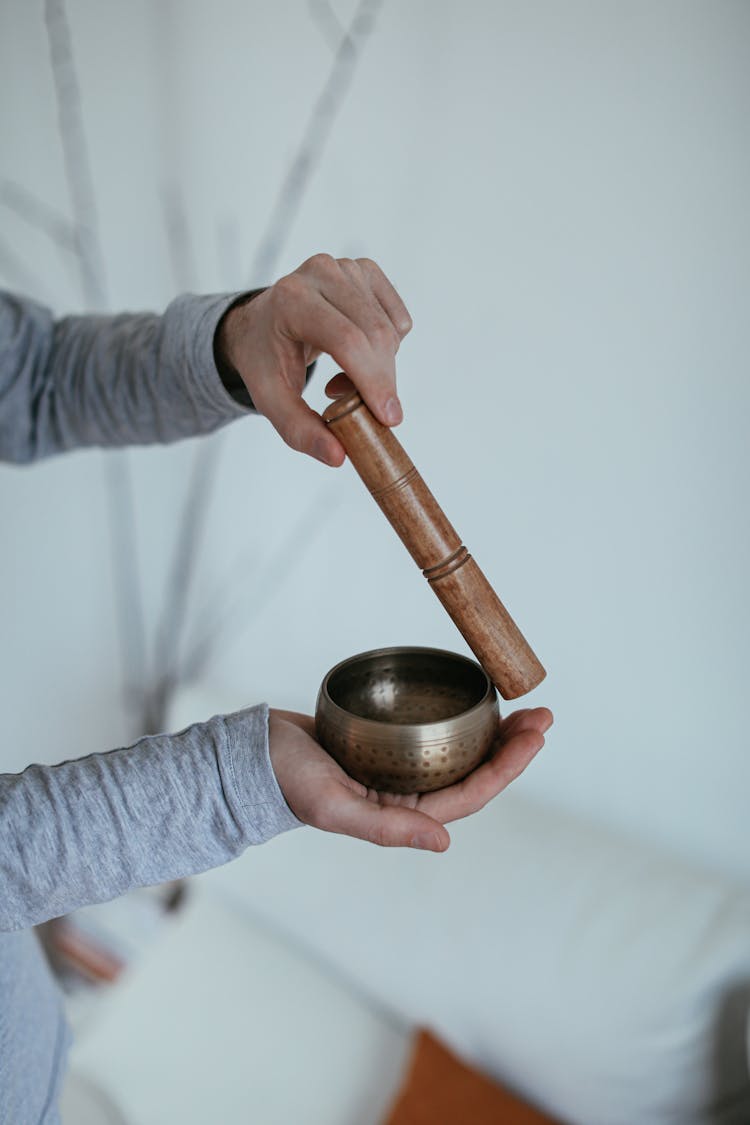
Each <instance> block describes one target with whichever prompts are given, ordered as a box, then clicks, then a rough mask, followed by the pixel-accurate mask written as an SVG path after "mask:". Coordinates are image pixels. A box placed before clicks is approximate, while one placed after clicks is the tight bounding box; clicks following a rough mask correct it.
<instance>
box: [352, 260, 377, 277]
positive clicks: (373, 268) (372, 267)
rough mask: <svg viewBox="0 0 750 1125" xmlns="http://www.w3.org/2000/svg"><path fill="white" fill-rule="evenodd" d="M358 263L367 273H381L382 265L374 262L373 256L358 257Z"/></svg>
mask: <svg viewBox="0 0 750 1125" xmlns="http://www.w3.org/2000/svg"><path fill="white" fill-rule="evenodd" d="M357 265H358V266H359V267H360V269H362V270H364V272H365V273H366V274H370V275H372V274H374V273H380V266H379V265H378V264H377V263H376V262H373V260H372V258H357Z"/></svg>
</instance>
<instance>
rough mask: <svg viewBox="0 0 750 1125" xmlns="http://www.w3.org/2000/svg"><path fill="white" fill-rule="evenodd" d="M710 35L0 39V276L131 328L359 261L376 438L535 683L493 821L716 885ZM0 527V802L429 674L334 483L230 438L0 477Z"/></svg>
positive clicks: (719, 838)
mask: <svg viewBox="0 0 750 1125" xmlns="http://www.w3.org/2000/svg"><path fill="white" fill-rule="evenodd" d="M749 34H750V7H748V5H747V4H746V3H741V2H739V0H737V2H729V0H722V2H718V3H702V2H687V3H685V2H679V3H678V2H676V0H674V2H672V0H663V2H661V3H659V4H653V3H650V2H645V0H644V2H634V3H628V4H625V3H612V2H606V3H594V2H591V0H574V2H569V3H567V4H565V5H562V4H556V3H552V2H534V3H526V4H518V3H511V2H507V3H506V2H502V3H497V2H494V0H493V2H489V0H465V2H464V3H462V4H461V5H456V4H452V3H448V2H443V0H432V2H428V0H422V2H420V0H409V2H408V3H398V4H397V3H394V2H392V0H382V2H379V0H369V2H362V3H355V2H353V0H330V2H327V0H310V2H309V3H308V2H306V0H284V2H281V3H273V4H272V3H257V2H256V3H247V2H238V0H237V2H235V0H214V2H213V3H212V4H210V5H209V4H203V3H199V2H197V0H195V2H192V0H181V2H179V3H178V2H177V0H172V2H170V0H142V2H137V0H133V2H131V3H128V4H114V3H105V4H101V3H91V2H85V0H67V4H66V5H65V6H63V5H62V4H60V3H50V4H48V5H47V6H46V8H45V6H44V5H43V4H41V3H37V2H34V3H28V2H27V0H4V2H3V4H2V5H1V6H0V150H1V151H2V168H1V169H0V283H2V285H3V286H4V287H6V288H8V289H12V290H19V291H22V292H24V293H27V294H30V295H32V296H33V297H35V298H37V299H39V300H40V301H42V302H44V303H47V304H49V305H51V306H52V308H53V309H54V310H55V312H56V313H57V314H65V313H69V312H78V311H82V310H84V309H88V308H91V307H92V306H96V307H97V308H99V309H112V310H118V311H120V310H141V309H154V310H160V309H163V308H164V306H165V305H166V304H167V303H168V302H169V300H170V299H171V298H172V297H173V296H174V295H175V294H176V293H178V292H180V291H184V290H188V289H189V290H192V291H195V292H224V291H226V292H230V291H235V290H238V291H239V290H243V289H246V288H249V287H253V286H258V285H262V284H268V283H270V282H271V281H273V280H274V279H275V278H276V277H279V276H281V275H282V274H283V273H285V272H287V271H289V270H290V269H293V268H294V267H295V266H297V265H298V264H299V263H300V262H302V261H303V260H304V259H305V258H307V257H308V256H309V255H311V254H313V253H315V252H317V251H321V250H323V251H326V252H329V253H331V254H333V255H335V256H354V257H356V256H362V255H367V256H369V257H372V258H374V259H375V260H376V261H377V262H378V263H379V264H380V265H381V266H382V267H383V269H384V270H385V271H386V273H387V274H388V275H389V276H390V277H391V278H392V280H393V281H394V283H395V284H396V286H397V288H398V289H399V291H400V292H401V294H402V296H403V297H404V299H405V301H406V303H407V305H408V307H409V309H410V311H411V313H412V315H413V318H414V330H413V332H412V334H411V336H410V337H409V338H408V339H407V340H406V342H405V343H404V345H403V347H402V349H401V352H400V356H399V380H400V382H399V386H400V393H401V396H402V399H403V402H404V406H405V414H406V417H405V421H404V423H403V425H402V427H401V430H400V437H401V439H402V441H403V443H404V444H405V446H406V448H407V450H408V451H409V453H410V455H411V456H412V458H413V460H414V461H415V463H416V464H417V466H418V467H419V468H420V470H421V472H422V474H423V476H424V477H425V479H426V480H427V482H428V483H429V484H430V486H431V488H432V490H433V491H434V492H435V494H436V496H437V497H438V499H439V500H440V502H441V504H442V505H443V507H444V508H445V510H446V512H447V514H448V515H449V517H450V518H451V519H452V521H453V522H454V523H455V525H456V527H457V529H458V531H459V533H460V535H461V536H462V537H463V539H464V541H465V542H466V544H467V545H468V546H469V549H470V550H471V551H472V553H473V554H474V555H475V556H476V558H477V559H478V560H479V562H480V565H481V566H482V567H483V569H484V570H485V572H486V573H487V575H488V577H489V578H490V580H491V581H492V582H493V584H494V585H495V587H496V589H497V590H498V592H499V594H500V596H501V597H502V598H503V600H504V601H505V602H506V604H507V605H508V607H509V609H510V611H511V613H512V614H513V615H514V617H515V618H516V620H517V621H518V622H519V624H520V626H521V628H522V629H523V631H524V633H525V634H526V635H527V637H528V638H529V640H530V642H531V643H532V645H533V647H534V648H535V649H536V651H537V652H538V654H539V655H540V658H541V659H542V660H543V662H544V663H545V665H546V667H547V669H548V678H547V680H546V682H545V683H544V684H543V685H542V686H541V687H540V688H538V689H537V691H536V692H535V693H534V694H533V696H531V697H529V703H531V704H537V703H538V704H545V705H548V706H550V707H551V708H552V709H553V710H554V712H555V715H556V726H555V728H554V731H553V732H552V733H551V735H550V737H549V739H548V745H547V748H546V749H545V751H544V752H543V754H542V755H541V756H540V757H539V759H538V760H537V761H536V762H535V763H534V765H533V767H532V768H531V769H530V770H529V771H528V772H527V774H526V775H525V776H524V777H523V778H522V779H521V780H520V781H519V782H518V788H519V791H520V792H522V793H525V794H527V795H529V796H530V797H533V798H535V799H538V800H541V801H542V802H543V803H545V804H547V805H548V806H554V807H556V808H558V809H562V810H567V811H570V812H573V813H576V814H583V815H584V816H586V817H588V818H590V819H592V820H595V821H598V822H606V823H607V824H609V825H613V826H616V827H618V828H621V829H623V830H625V831H626V832H627V833H630V834H631V835H632V836H633V837H638V838H639V839H641V840H644V841H648V842H651V843H656V844H660V845H663V846H665V847H666V849H668V850H669V851H670V852H673V853H675V854H679V855H681V856H683V857H686V858H689V859H690V860H691V861H693V862H695V863H696V864H698V865H700V866H701V867H705V868H706V869H711V870H714V871H717V872H720V873H723V874H724V875H728V876H731V877H733V878H734V879H737V880H739V881H744V882H747V881H749V880H750V848H749V847H748V843H749V842H750V832H749V828H748V825H749V818H748V792H749V791H750V756H749V755H748V740H747V734H746V723H745V717H746V710H747V671H748V647H749V641H748V636H749V635H750V609H749V600H748V596H747V584H748V574H750V531H749V529H748V511H749V509H750V505H749V503H748V487H749V485H750V473H748V464H749V460H750V458H749V456H748V420H749V418H750V379H749V378H748V375H749V369H748V356H749V355H750V307H749V301H748V294H749V293H750V209H748V206H747V201H748V199H750V146H748V143H747V123H748V114H749V112H750V66H749V65H748V62H749V53H748V37H749ZM71 51H72V54H71V53H70V52H71ZM66 52H67V53H66ZM71 59H72V60H73V61H74V65H75V79H76V83H77V86H76V85H75V84H71V82H70V81H69V77H70V75H69V71H70V62H71ZM56 68H57V69H56ZM79 126H81V127H82V131H81V128H79ZM66 130H67V136H66ZM87 208H88V211H86V209H87ZM84 212H85V214H84ZM82 221H84V222H85V228H86V229H84V230H83V231H82V228H81V225H80V224H81V222H82ZM76 224H78V226H77V225H76ZM92 247H93V250H92ZM82 248H83V251H82ZM82 252H83V257H84V258H85V257H86V254H88V261H89V263H90V262H92V261H93V262H94V264H95V267H96V268H95V269H94V277H93V280H92V279H91V277H89V279H88V281H87V280H86V277H85V276H84V275H83V274H82V268H81V266H82ZM97 254H98V255H99V258H100V262H101V264H100V265H97ZM84 272H85V271H84ZM332 370H333V368H332V367H331V365H330V363H328V362H327V361H325V360H322V361H321V362H320V364H319V367H318V371H317V372H316V374H315V377H314V379H313V382H312V385H311V387H310V389H309V392H308V397H309V401H310V402H311V404H312V405H313V406H315V407H316V408H322V406H323V403H324V396H323V391H322V388H323V385H324V383H325V381H326V378H327V376H328V374H329V373H331V372H332ZM0 503H1V504H2V511H3V529H4V534H3V550H2V553H1V554H0V619H1V620H2V632H3V646H2V647H3V653H4V656H3V665H2V667H3V675H2V678H1V679H0V693H1V696H0V699H1V707H2V715H3V738H2V748H1V749H0V768H2V769H3V770H6V771H15V770H20V769H22V768H23V767H24V766H25V765H26V764H28V763H29V762H32V761H42V762H55V761H59V760H61V759H64V758H68V757H75V756H80V755H83V754H87V753H90V752H92V751H95V750H100V749H105V748H109V747H113V746H117V745H122V744H124V743H126V742H128V741H131V740H132V739H133V738H134V737H136V736H137V735H138V734H139V733H141V731H142V729H143V728H144V723H147V721H148V716H149V715H150V716H152V717H153V715H154V714H156V715H157V716H159V717H163V716H166V717H167V718H169V716H170V715H171V714H172V713H173V709H174V707H175V706H176V703H175V700H176V699H177V697H178V696H179V695H180V693H182V697H183V698H184V697H185V693H186V692H188V693H189V692H190V691H194V692H196V693H197V695H196V696H195V698H200V699H201V700H203V699H205V700H206V701H207V704H206V705H207V706H211V707H212V709H214V710H215V709H217V708H219V707H224V706H227V707H229V706H241V705H243V704H249V703H253V702H257V701H260V700H263V699H265V700H268V701H269V702H270V703H271V704H272V705H276V706H280V707H287V708H295V709H298V710H302V711H307V712H311V711H312V710H313V709H314V704H315V696H316V692H317V688H318V686H319V683H320V680H321V678H322V676H323V674H324V673H325V672H326V670H327V669H328V668H329V667H330V666H331V665H332V664H334V663H335V662H337V661H338V660H340V659H342V658H343V657H345V656H348V655H350V654H352V653H355V652H358V651H361V650H364V649H368V648H374V647H377V646H381V645H391V644H407V643H411V644H424V645H436V646H440V647H445V648H450V649H455V650H457V651H465V648H464V645H463V642H462V639H461V638H460V636H459V635H458V633H457V632H456V631H455V630H454V627H453V626H452V624H451V622H450V621H449V620H448V618H447V616H446V615H445V614H444V613H443V611H442V610H441V609H440V606H439V604H438V603H437V601H436V600H435V599H434V598H433V597H432V596H431V594H430V592H429V591H428V590H427V589H426V587H425V584H424V582H423V580H422V578H421V576H420V574H419V572H418V570H417V568H416V567H415V566H414V565H413V563H412V562H411V560H410V559H409V558H408V556H407V555H406V553H405V551H404V550H403V548H402V546H401V544H400V543H399V542H398V541H397V540H396V538H395V536H394V535H393V533H392V532H391V531H390V529H389V528H388V526H387V524H386V523H385V521H384V519H383V517H382V516H381V514H380V513H379V511H378V510H377V508H376V507H375V505H374V504H373V503H372V502H371V501H370V500H369V499H368V497H367V495H366V493H365V491H364V489H363V487H362V485H361V483H360V482H359V480H358V479H357V478H356V477H355V475H354V473H353V472H352V471H351V470H350V469H349V468H348V467H345V468H343V469H342V470H340V471H333V470H330V469H326V468H325V467H323V466H321V465H318V464H316V463H313V462H312V461H311V460H309V459H305V458H303V457H301V456H299V455H296V454H293V453H291V451H289V450H288V449H287V448H286V447H285V446H284V445H283V444H282V442H281V441H280V439H279V438H278V436H277V435H276V434H275V432H274V431H273V430H272V429H271V427H270V426H269V425H268V424H267V423H266V422H265V420H263V419H256V418H251V419H248V420H244V421H242V422H240V423H238V424H236V425H234V426H232V427H231V428H230V430H228V431H227V432H225V433H222V434H220V435H217V436H215V437H212V438H210V439H208V440H207V441H203V442H184V443H181V444H180V445H177V446H174V447H169V448H161V449H140V450H134V451H131V452H128V453H118V452H115V453H112V452H109V453H103V452H100V451H82V452H79V453H75V454H73V455H69V456H67V457H65V458H63V459H59V460H51V461H49V462H46V463H43V464H38V465H36V466H34V467H32V468H17V467H13V466H4V467H2V469H1V470H0ZM186 570H187V571H188V572H189V573H188V574H187V577H186V574H185V571H186ZM176 590H177V591H178V596H177V597H176V596H175V591H176ZM342 607H344V608H342ZM191 685H192V686H191ZM157 689H158V690H157ZM155 691H156V693H157V695H158V699H156V700H155V699H154V692H155ZM213 700H216V703H215V704H213V703H212V702H211V701H213ZM170 708H171V709H172V710H170ZM191 717H193V718H200V717H202V716H201V715H199V714H195V715H192V716H191ZM205 717H207V716H205ZM484 815H486V816H497V817H502V803H501V802H500V803H498V804H497V806H496V807H494V808H493V809H492V810H491V811H488V812H487V813H486V814H484ZM243 862H244V860H243V861H240V864H239V865H237V866H241V864H242V863H243ZM228 877H230V878H231V876H230V875H228ZM238 878H240V876H239V875H238Z"/></svg>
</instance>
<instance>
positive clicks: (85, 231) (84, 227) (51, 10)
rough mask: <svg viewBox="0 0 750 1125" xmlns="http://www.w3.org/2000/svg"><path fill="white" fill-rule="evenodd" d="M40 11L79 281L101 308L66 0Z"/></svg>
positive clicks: (94, 215) (95, 228)
mask: <svg viewBox="0 0 750 1125" xmlns="http://www.w3.org/2000/svg"><path fill="white" fill-rule="evenodd" d="M44 16H45V23H46V26H47V41H48V43H49V53H50V63H51V66H52V78H53V81H54V85H55V97H56V99H57V118H58V127H59V131H60V140H61V142H62V150H63V161H64V163H65V175H66V178H67V181H68V191H69V192H70V202H71V205H72V207H73V217H74V220H75V226H76V229H77V231H78V245H79V248H80V253H79V261H80V266H81V287H82V289H83V295H84V299H85V301H86V304H87V305H88V306H89V308H96V309H104V308H106V306H107V282H106V271H105V268H104V257H103V255H102V250H101V238H100V234H99V220H98V212H97V206H96V194H95V192H94V180H93V176H92V174H91V161H90V158H89V151H88V144H87V142H86V130H85V127H84V124H83V107H82V104H81V91H80V86H79V83H78V74H77V71H76V66H75V59H74V56H73V43H72V40H71V36H70V26H69V24H68V17H67V13H66V10H65V0H45V5H44Z"/></svg>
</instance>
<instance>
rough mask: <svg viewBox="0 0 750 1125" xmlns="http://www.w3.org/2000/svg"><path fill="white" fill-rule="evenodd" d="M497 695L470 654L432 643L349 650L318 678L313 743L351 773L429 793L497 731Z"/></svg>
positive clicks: (392, 789)
mask: <svg viewBox="0 0 750 1125" xmlns="http://www.w3.org/2000/svg"><path fill="white" fill-rule="evenodd" d="M498 718H499V711H498V705H497V694H496V692H495V688H494V687H493V685H492V683H491V682H490V679H489V677H488V676H487V674H486V672H485V671H484V670H483V669H482V668H481V667H480V666H479V664H476V663H475V662H474V661H473V660H469V659H468V658H467V657H465V656H459V655H457V654H456V653H453V652H444V651H443V650H442V649H436V648H380V649H375V650H373V651H372V652H363V653H360V654H359V655H358V656H351V657H349V659H348V660H343V661H342V662H341V663H340V664H337V665H336V667H335V668H332V669H331V671H330V672H329V673H328V675H327V676H326V677H325V679H324V680H323V683H322V685H321V688H320V692H319V693H318V701H317V705H316V708H315V724H316V731H317V737H318V741H319V742H320V743H321V745H322V746H324V747H325V749H326V750H327V751H328V753H329V754H330V755H331V757H333V758H335V759H336V761H337V762H338V763H339V765H340V766H341V767H342V768H343V769H344V770H346V772H347V773H348V774H349V776H350V777H353V778H354V779H355V780H356V781H359V782H361V783H362V785H366V786H367V787H368V788H371V789H378V790H380V791H381V792H386V793H429V792H432V791H433V790H435V789H443V788H444V787H445V786H447V785H453V784H454V783H455V782H457V781H460V780H461V779H462V778H464V777H466V775H467V774H468V773H470V772H471V771H472V770H473V769H475V768H476V767H477V766H478V765H479V763H480V762H481V761H482V759H483V758H484V757H485V756H486V754H487V752H488V751H489V749H490V747H491V746H492V743H493V742H494V740H495V738H496V737H497V726H498Z"/></svg>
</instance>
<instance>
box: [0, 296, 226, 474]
mask: <svg viewBox="0 0 750 1125" xmlns="http://www.w3.org/2000/svg"><path fill="white" fill-rule="evenodd" d="M235 300H236V295H233V296H222V297H192V296H185V297H179V298H177V300H175V301H173V302H172V303H171V304H170V305H169V307H168V308H167V310H166V312H165V313H164V314H163V316H157V315H154V314H151V313H140V314H124V315H120V316H96V317H93V316H85V317H74V316H72V317H64V318H62V319H61V320H59V321H55V320H54V319H53V317H52V314H51V313H50V312H49V310H47V309H45V308H43V307H42V306H40V305H37V304H35V303H34V302H31V301H27V300H24V299H20V298H14V297H11V296H10V295H8V294H0V458H2V459H5V460H10V461H16V462H26V461H31V460H34V459H36V458H40V457H46V456H50V455H51V454H54V453H58V452H62V451H63V450H66V449H72V448H75V447H79V446H91V445H97V446H122V445H130V444H148V443H151V442H168V441H175V440H177V439H178V438H183V437H188V436H191V435H194V434H201V433H208V432H211V431H212V430H215V429H218V428H219V427H220V426H222V425H224V424H225V423H227V422H229V421H231V420H232V419H234V418H237V417H241V416H242V415H244V414H246V413H247V407H245V406H243V405H241V403H239V402H238V401H236V400H235V399H234V398H233V397H232V396H231V395H230V394H229V393H228V392H227V390H226V389H225V387H224V386H223V384H222V381H221V379H220V377H219V373H218V371H217V369H216V363H215V360H214V352H213V348H214V337H215V333H216V328H217V325H218V324H219V321H220V320H221V317H222V315H223V314H224V312H225V311H226V309H227V308H228V307H229V306H230V305H231V304H232V303H233V301H235Z"/></svg>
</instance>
